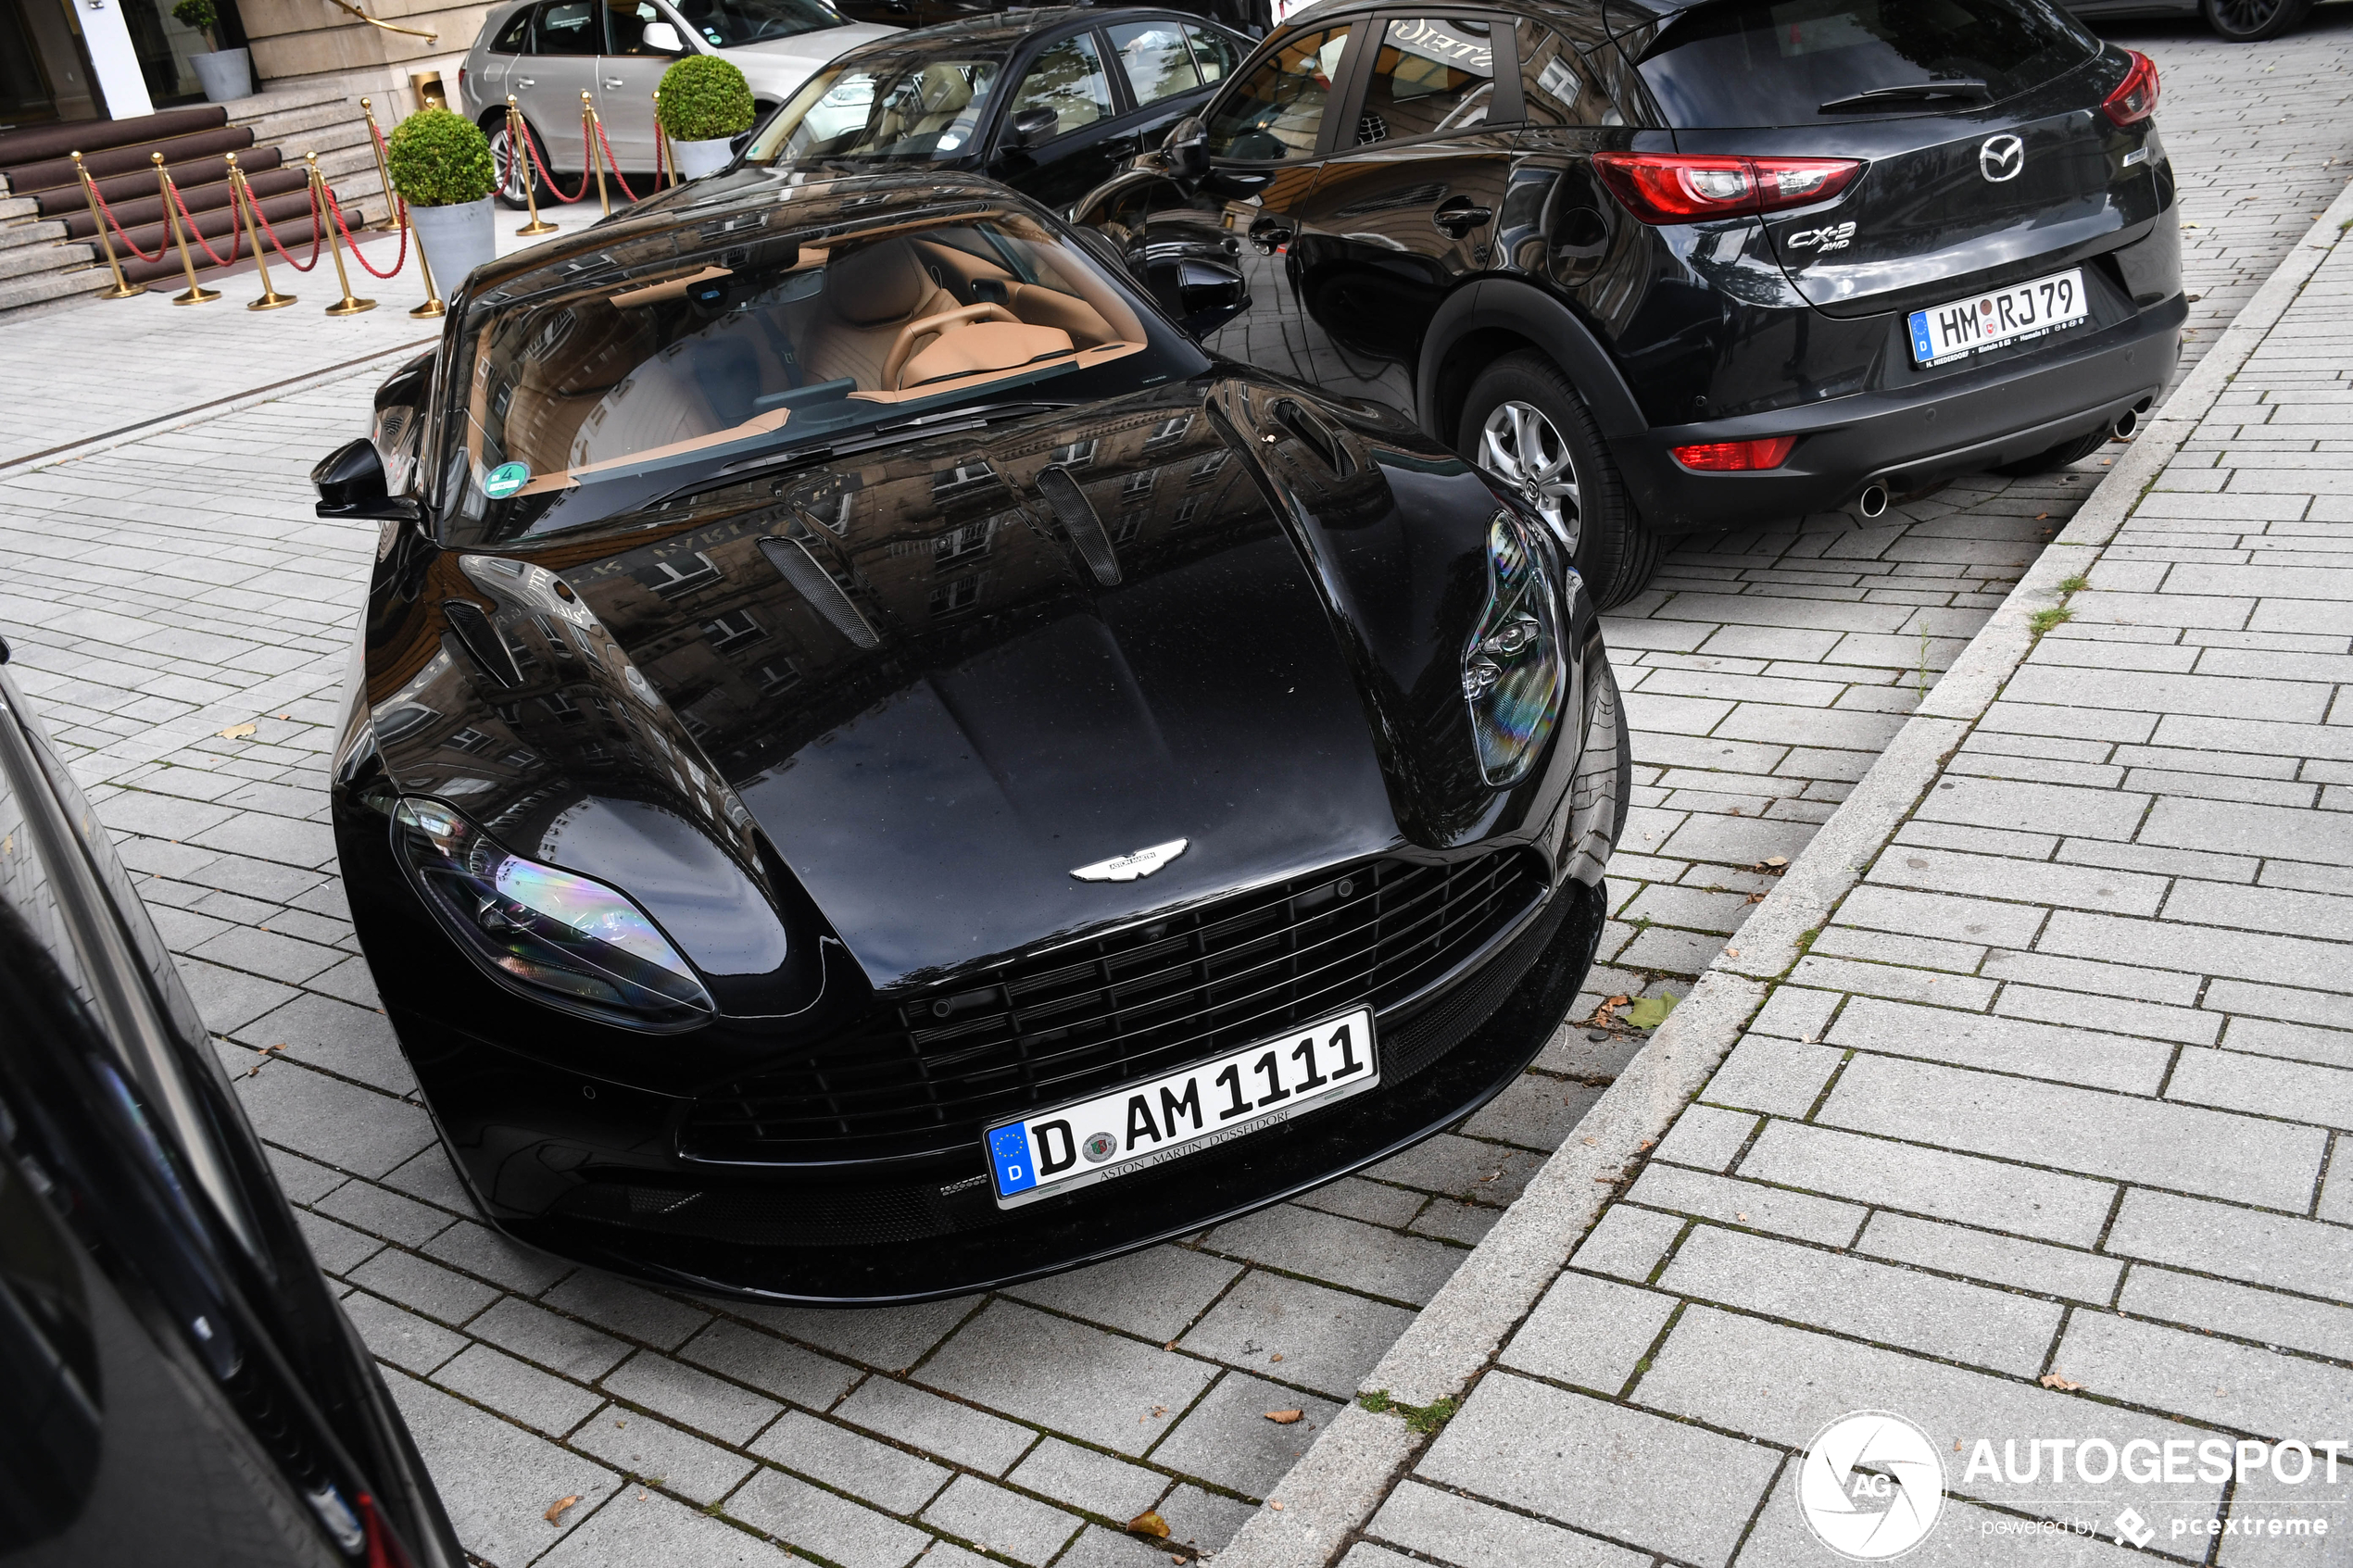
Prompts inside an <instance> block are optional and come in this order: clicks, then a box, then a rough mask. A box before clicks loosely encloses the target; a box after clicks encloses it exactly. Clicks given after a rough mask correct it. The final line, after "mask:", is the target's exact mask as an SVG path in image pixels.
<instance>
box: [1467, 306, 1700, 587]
mask: <svg viewBox="0 0 2353 1568" xmlns="http://www.w3.org/2000/svg"><path fill="white" fill-rule="evenodd" d="M1491 420H1494V422H1495V428H1494V430H1493V431H1492V432H1491V431H1490V429H1489V424H1490V421H1491ZM1491 436H1492V439H1491ZM1524 438H1525V439H1527V440H1532V442H1533V445H1535V447H1536V448H1537V457H1536V460H1535V461H1534V463H1533V464H1532V465H1530V464H1524V463H1523V462H1522V461H1521V453H1520V450H1519V448H1520V446H1521V445H1523V439H1524ZM1454 449H1455V450H1456V451H1458V452H1460V453H1461V454H1462V455H1463V456H1464V457H1465V458H1468V459H1469V460H1470V461H1471V462H1473V463H1476V464H1478V466H1479V467H1480V468H1481V469H1483V470H1486V471H1487V472H1488V473H1489V474H1490V475H1491V476H1493V477H1495V478H1497V479H1499V480H1501V481H1503V482H1504V483H1505V484H1506V485H1509V486H1511V487H1512V488H1515V489H1518V490H1521V491H1523V492H1524V493H1526V494H1528V495H1529V499H1530V500H1531V501H1532V502H1534V503H1535V504H1536V505H1537V506H1538V508H1539V509H1540V510H1541V511H1542V512H1543V513H1544V516H1545V520H1546V521H1549V522H1551V523H1552V524H1553V526H1554V530H1555V531H1556V532H1557V533H1560V534H1561V535H1562V536H1563V537H1573V538H1574V539H1575V541H1576V544H1575V546H1573V548H1572V549H1571V551H1570V556H1571V558H1572V559H1573V560H1574V561H1575V563H1576V566H1577V571H1578V575H1579V576H1581V577H1582V578H1584V579H1585V589H1586V592H1588V593H1590V594H1591V595H1592V596H1593V603H1594V605H1595V607H1596V608H1602V609H1608V608H1611V607H1613V606H1615V605H1621V604H1624V603H1625V602H1626V601H1627V600H1628V599H1630V598H1632V597H1633V596H1635V595H1636V594H1639V593H1641V592H1642V589H1643V588H1644V587H1646V586H1648V584H1649V583H1650V580H1651V575H1652V573H1654V572H1655V571H1657V570H1658V562H1659V558H1660V556H1661V555H1662V554H1663V551H1662V548H1661V546H1660V544H1659V539H1658V535H1656V534H1655V533H1652V532H1651V531H1650V529H1649V528H1647V527H1646V526H1644V525H1643V522H1642V519H1641V518H1640V517H1639V516H1637V515H1636V514H1635V511H1634V504H1633V502H1632V501H1631V500H1630V499H1629V498H1628V496H1627V495H1626V484H1625V482H1624V480H1622V479H1621V478H1620V477H1619V475H1618V471H1617V463H1616V462H1615V461H1614V460H1613V459H1612V458H1610V455H1609V446H1608V445H1607V443H1605V442H1604V441H1603V439H1602V430H1601V426H1600V424H1599V423H1597V422H1596V421H1595V420H1594V419H1593V414H1592V409H1590V408H1587V407H1586V406H1585V400H1584V399H1583V398H1582V397H1579V395H1577V389H1576V387H1575V386H1573V385H1571V384H1570V383H1569V380H1568V378H1567V376H1565V375H1563V374H1561V372H1560V369H1559V367H1558V366H1556V365H1554V363H1553V362H1552V361H1551V360H1550V359H1548V358H1545V357H1544V356H1543V355H1541V354H1539V353H1537V352H1536V351H1535V350H1533V349H1527V350H1523V351H1521V352H1520V353H1517V354H1510V355H1506V356H1504V358H1501V359H1498V360H1496V361H1495V362H1494V363H1493V364H1491V365H1490V366H1488V367H1487V369H1485V370H1481V371H1480V372H1479V373H1478V379H1477V380H1476V381H1474V382H1472V383H1471V386H1470V393H1469V395H1467V396H1466V398H1465V399H1464V402H1463V420H1462V425H1461V427H1460V429H1459V430H1458V432H1457V433H1456V439H1455V443H1454Z"/></svg>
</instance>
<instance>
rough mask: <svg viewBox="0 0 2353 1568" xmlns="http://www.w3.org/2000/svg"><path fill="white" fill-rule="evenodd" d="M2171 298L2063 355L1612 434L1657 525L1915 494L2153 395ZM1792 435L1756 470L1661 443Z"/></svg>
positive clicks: (1632, 487)
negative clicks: (1688, 459)
mask: <svg viewBox="0 0 2353 1568" xmlns="http://www.w3.org/2000/svg"><path fill="white" fill-rule="evenodd" d="M2188 315H2189V305H2188V302H2187V300H2186V299H2185V298H2184V297H2183V295H2178V294H2177V295H2173V296H2172V297H2171V298H2170V299H2168V300H2166V301H2164V302H2163V303H2161V304H2158V305H2154V306H2151V307H2149V308H2147V309H2145V310H2140V311H2136V312H2134V313H2133V315H2132V316H2131V317H2129V318H2127V319H2126V320H2121V321H2119V322H2116V323H2115V324H2114V325H2112V326H2108V327H2105V328H2102V329H2100V330H2099V331H2097V332H2089V333H2086V334H2084V335H2083V336H2082V337H2080V338H2075V339H2072V340H2069V341H2068V342H2067V344H2066V346H2065V348H2064V349H2061V348H2060V347H2059V346H2058V345H2053V346H2052V347H2051V348H2050V349H2048V350H2046V351H2045V352H2042V353H2037V354H2032V355H2028V356H2024V357H2021V358H2008V359H2005V360H2003V361H2001V362H1998V363H1995V364H1989V365H1987V366H1984V367H1983V368H1982V369H1980V370H1972V371H1969V372H1967V373H1964V374H1960V375H1955V376H1950V377H1940V378H1937V379H1934V380H1931V381H1927V382H1922V383H1918V384H1915V385H1912V386H1908V387H1906V388H1903V389H1901V390H1886V391H1874V392H1862V393H1856V394H1854V395H1850V396H1845V397H1837V398H1831V399H1830V400H1828V401H1825V402H1819V403H1810V404H1803V405H1799V406H1797V407H1794V408H1776V409H1772V410H1770V411H1768V412H1766V413H1760V414H1752V415H1744V416H1742V417H1740V418H1736V419H1728V420H1709V421H1706V422H1704V423H1699V424H1687V425H1662V426H1657V427H1654V428H1653V429H1650V430H1647V431H1643V432H1642V433H1638V434H1634V435H1629V436H1623V437H1619V438H1617V439H1615V440H1614V441H1613V442H1612V444H1611V445H1612V455H1613V456H1614V457H1615V458H1617V465H1618V468H1619V470H1621V472H1622V473H1623V474H1624V476H1625V479H1626V484H1627V488H1628V490H1629V493H1630V494H1631V495H1632V497H1633V500H1634V504H1635V506H1636V507H1637V508H1639V510H1640V512H1641V514H1642V519H1643V521H1645V522H1646V523H1648V524H1649V526H1650V527H1651V528H1652V529H1654V530H1655V531H1656V532H1658V533H1700V532H1704V531H1711V530H1717V529H1726V528H1736V527H1744V526H1750V525H1753V524H1755V523H1758V522H1764V521H1771V520H1773V519H1776V518H1788V517H1801V516H1804V515H1805V514H1806V513H1808V512H1821V511H1832V510H1835V509H1837V508H1841V507H1843V506H1844V505H1845V504H1846V503H1847V502H1848V501H1850V500H1852V499H1854V498H1855V496H1856V495H1858V494H1860V493H1861V491H1862V490H1863V488H1864V486H1865V485H1867V484H1869V483H1874V482H1877V483H1882V484H1885V485H1886V486H1887V488H1888V489H1889V490H1890V491H1891V492H1893V493H1894V494H1896V495H1904V494H1906V493H1907V492H1911V491H1916V490H1923V489H1926V488H1927V487H1928V486H1930V485H1931V484H1934V483H1938V482H1940V481H1943V480H1946V479H1951V478H1953V477H1955V476H1956V475H1958V474H1964V473H1978V472H1982V471H1983V470H1987V469H1990V468H1994V467H1997V466H1999V465H2001V464H2004V463H2010V462H2017V461H2019V460H2020V459H2022V458H2031V457H2033V456H2035V455H2036V454H2038V453H2042V452H2047V451H2049V450H2050V449H2051V448H2052V447H2054V446H2056V445H2058V444H2059V443H2061V442H2063V441H2070V440H2073V439H2075V438H2076V437H2078V436H2082V435H2084V434H2087V433H2090V432H2092V431H2095V430H2102V429H2106V428H2107V427H2108V426H2109V425H2111V424H2113V423H2115V421H2116V420H2117V419H2118V418H2119V417H2120V416H2121V415H2122V414H2123V413H2125V412H2126V411H2127V410H2128V409H2134V408H2146V407H2147V406H2148V404H2149V403H2150V402H2151V401H2153V400H2154V399H2156V398H2157V397H2158V396H2161V395H2163V393H2164V390H2165V386H2166V383H2167V382H2168V381H2170V380H2171V377H2172V374H2173V366H2174V362H2175V360H2176V359H2177V358H2179V356H2180V354H2181V345H2182V323H2183V321H2184V320H2186V319H2187V318H2188ZM1780 435H1793V436H1796V437H1797V438H1798V441H1797V445H1796V447H1795V449H1794V450H1793V452H1792V453H1791V455H1790V458H1789V461H1788V463H1787V464H1785V465H1784V466H1783V467H1781V468H1778V469H1771V470H1766V471H1763V472H1757V473H1694V472H1692V470H1688V469H1686V468H1684V467H1683V466H1682V465H1681V464H1680V463H1678V462H1677V461H1676V460H1675V458H1674V456H1673V449H1674V448H1676V447H1678V446H1691V445H1700V444H1702V443H1706V442H1720V441H1755V440H1759V439H1763V438H1768V437H1772V436H1780Z"/></svg>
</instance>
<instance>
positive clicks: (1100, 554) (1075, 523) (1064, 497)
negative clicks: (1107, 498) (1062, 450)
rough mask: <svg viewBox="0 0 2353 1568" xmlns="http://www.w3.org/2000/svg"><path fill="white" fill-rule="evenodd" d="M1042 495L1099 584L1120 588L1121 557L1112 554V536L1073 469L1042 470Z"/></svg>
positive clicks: (1040, 472) (1040, 480) (1055, 468)
mask: <svg viewBox="0 0 2353 1568" xmlns="http://www.w3.org/2000/svg"><path fill="white" fill-rule="evenodd" d="M1038 494H1039V495H1043V496H1045V497H1046V504H1047V505H1048V506H1050V507H1051V508H1054V516H1055V517H1056V518H1057V519H1059V520H1060V521H1061V522H1062V525H1063V529H1064V530H1066V531H1067V532H1068V533H1069V534H1070V542H1071V543H1072V544H1074V545H1076V546H1078V553H1079V554H1080V555H1081V556H1083V557H1085V558H1086V561H1087V570H1088V571H1091V572H1093V573H1094V574H1095V581H1096V582H1098V583H1101V584H1102V585H1103V586H1104V587H1106V588H1116V587H1118V586H1119V558H1118V557H1117V556H1116V555H1114V554H1113V553H1112V547H1111V534H1110V533H1108V532H1107V531H1106V530H1105V529H1104V527H1103V520H1102V519H1101V518H1100V517H1097V516H1096V515H1095V508H1094V507H1093V505H1092V504H1091V503H1089V502H1088V499H1087V493H1086V492H1085V491H1083V490H1081V489H1079V488H1078V482H1077V481H1076V480H1075V479H1073V478H1071V477H1070V472H1069V470H1066V469H1063V468H1062V467H1060V466H1059V465H1057V466H1056V467H1053V468H1050V469H1044V470H1040V471H1039V473H1038Z"/></svg>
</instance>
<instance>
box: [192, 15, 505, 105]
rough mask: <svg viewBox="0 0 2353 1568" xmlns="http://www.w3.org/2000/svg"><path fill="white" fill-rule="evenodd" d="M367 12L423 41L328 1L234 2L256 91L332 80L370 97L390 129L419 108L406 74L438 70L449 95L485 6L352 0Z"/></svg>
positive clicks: (454, 90) (456, 80)
mask: <svg viewBox="0 0 2353 1568" xmlns="http://www.w3.org/2000/svg"><path fill="white" fill-rule="evenodd" d="M353 3H354V4H356V5H359V6H361V7H362V8H363V9H365V10H366V11H367V12H368V14H369V15H371V16H372V17H375V18H378V19H381V20H384V21H388V22H396V23H398V24H399V25H400V26H402V27H413V28H420V29H423V30H426V31H431V32H433V33H434V34H435V35H436V36H435V37H434V38H432V39H430V40H428V39H423V38H415V37H411V36H409V34H408V33H405V32H388V31H384V29H383V28H377V27H370V26H369V25H368V24H367V23H365V22H363V21H361V20H359V19H358V18H356V17H354V16H353V15H352V14H351V13H350V12H348V11H346V10H345V9H343V8H342V7H341V6H336V5H334V4H333V3H332V0H238V6H237V14H238V16H239V18H240V19H243V21H244V22H245V32H246V35H247V37H248V38H249V39H250V40H251V43H252V47H253V69H254V75H255V76H256V77H257V78H258V81H257V82H256V86H257V88H258V90H259V91H261V92H265V93H266V92H268V91H269V90H270V89H271V88H272V87H292V86H308V85H311V84H313V83H316V82H329V81H332V82H337V83H339V84H341V85H342V86H344V87H345V88H346V91H348V92H350V93H351V94H354V95H355V96H356V95H359V94H366V95H368V96H370V97H372V98H373V99H374V100H375V107H376V119H378V120H379V121H380V122H381V123H383V124H384V125H385V126H387V127H389V126H390V125H392V124H393V123H394V122H395V121H396V120H397V119H400V118H401V117H403V116H405V115H409V114H413V113H415V112H416V110H417V109H418V107H420V106H419V104H418V101H417V97H416V94H414V93H413V92H411V91H410V89H409V76H410V74H411V73H412V72H419V71H431V70H438V71H439V72H440V73H441V76H442V80H443V82H445V83H446V84H447V87H448V89H449V92H450V94H451V96H452V97H453V98H454V97H455V95H456V89H457V82H458V67H459V64H460V63H461V62H462V61H463V59H464V58H465V54H466V51H467V50H468V49H470V48H472V46H473V41H474V35H475V34H476V33H477V32H479V31H481V29H482V24H483V19H484V17H486V16H487V15H489V12H490V9H491V7H490V6H487V5H467V6H451V5H447V4H445V3H442V0H353Z"/></svg>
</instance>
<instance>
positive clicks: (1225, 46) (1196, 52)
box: [1185, 22, 1236, 82]
mask: <svg viewBox="0 0 2353 1568" xmlns="http://www.w3.org/2000/svg"><path fill="white" fill-rule="evenodd" d="M1185 42H1186V43H1188V44H1191V45H1192V46H1193V65H1194V67H1195V68H1196V69H1199V70H1200V72H1201V79H1202V81H1203V82H1223V81H1225V80H1226V79H1227V77H1228V76H1231V75H1232V74H1233V73H1234V62H1235V58H1236V56H1235V53H1234V41H1233V40H1232V39H1231V38H1228V37H1227V36H1226V34H1224V33H1222V32H1220V31H1217V30H1216V29H1215V28H1214V27H1200V26H1196V25H1195V24H1193V23H1191V22H1187V23H1186V24H1185Z"/></svg>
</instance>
